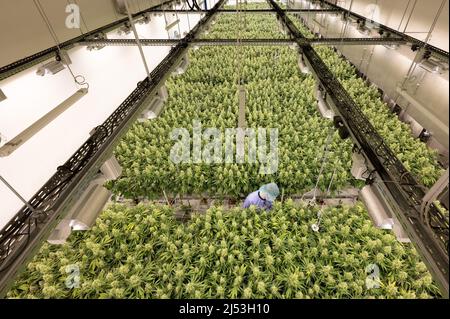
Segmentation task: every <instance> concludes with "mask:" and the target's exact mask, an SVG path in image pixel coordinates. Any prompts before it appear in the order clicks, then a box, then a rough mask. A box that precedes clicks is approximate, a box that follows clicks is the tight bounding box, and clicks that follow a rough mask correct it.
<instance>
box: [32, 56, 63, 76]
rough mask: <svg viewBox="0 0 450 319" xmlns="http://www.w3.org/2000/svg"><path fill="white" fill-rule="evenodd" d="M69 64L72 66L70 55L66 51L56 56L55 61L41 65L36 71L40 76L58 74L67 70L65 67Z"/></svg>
mask: <svg viewBox="0 0 450 319" xmlns="http://www.w3.org/2000/svg"><path fill="white" fill-rule="evenodd" d="M69 64H72V60H71V59H70V57H69V54H68V53H67V51H65V50H60V51H59V52H58V54H57V55H56V57H55V60H54V61H50V62H47V63H45V64H43V65H41V66H40V67H39V68H38V69H37V70H36V74H37V75H39V76H44V75H45V74H56V73H58V72H61V71H62V70H64V69H65V66H64V65H69Z"/></svg>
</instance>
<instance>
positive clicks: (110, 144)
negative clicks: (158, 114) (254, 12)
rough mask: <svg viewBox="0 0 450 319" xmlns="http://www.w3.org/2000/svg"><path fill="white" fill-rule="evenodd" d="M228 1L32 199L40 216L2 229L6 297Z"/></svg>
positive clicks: (22, 215)
mask: <svg viewBox="0 0 450 319" xmlns="http://www.w3.org/2000/svg"><path fill="white" fill-rule="evenodd" d="M224 2H225V0H220V1H219V2H218V3H217V4H216V5H215V6H214V7H213V9H212V10H210V12H208V13H207V14H206V15H205V16H204V17H203V18H202V19H201V20H200V21H199V23H198V24H197V25H196V26H195V27H194V28H193V29H192V30H191V31H190V32H189V33H188V34H187V35H186V37H185V38H184V40H182V41H180V42H179V43H178V44H177V45H176V46H175V47H174V48H172V49H171V51H170V52H169V54H168V55H167V56H166V57H165V58H164V60H162V61H161V63H160V64H159V65H158V66H157V67H156V68H155V69H154V70H153V71H152V72H151V80H150V79H149V78H148V77H147V78H145V79H144V80H143V81H141V82H139V83H138V85H137V88H136V89H135V90H134V91H133V92H132V93H131V94H130V95H129V96H128V97H127V98H126V100H125V101H124V102H123V103H122V104H121V105H120V106H119V107H118V108H117V109H116V110H115V111H114V112H113V113H112V114H111V115H110V116H109V117H108V118H107V119H106V121H105V122H104V123H103V124H101V125H100V126H98V127H96V128H95V130H94V131H93V133H92V135H91V137H90V138H89V139H88V140H87V141H86V142H85V143H84V144H83V145H82V146H81V147H80V148H79V149H78V150H77V151H76V152H75V154H74V155H73V156H72V157H71V158H70V159H69V160H68V161H67V162H66V163H65V164H64V165H62V166H60V167H58V168H57V172H56V173H55V174H54V175H53V176H52V177H51V178H50V180H49V181H48V182H47V183H46V184H45V185H44V186H43V187H42V188H41V189H40V190H39V191H38V192H37V193H36V194H35V195H34V196H33V198H32V199H31V200H30V201H29V204H30V205H31V206H32V207H33V208H34V210H35V213H33V212H32V211H31V210H30V209H29V208H28V207H27V206H24V207H22V209H21V210H20V211H19V212H18V214H17V215H16V216H15V217H14V218H13V219H12V220H11V221H10V222H9V223H8V224H7V225H6V226H5V227H4V228H3V229H2V230H1V232H0V297H2V296H4V294H5V293H6V292H7V289H8V287H9V285H10V284H12V281H13V279H14V278H15V276H16V275H17V273H18V272H19V271H20V270H21V268H22V267H23V266H24V265H25V264H26V262H27V261H28V260H29V259H30V258H31V256H32V255H33V253H34V252H36V250H37V249H38V248H39V246H40V244H41V243H42V241H43V240H45V238H46V237H47V236H48V234H49V232H50V231H51V230H52V228H53V227H54V226H55V225H56V224H57V222H58V220H59V219H61V218H62V217H63V216H64V214H65V213H67V209H68V207H70V205H71V204H72V203H73V201H74V199H76V197H77V195H78V192H79V191H80V189H81V188H82V186H83V185H86V183H88V182H89V179H90V177H92V176H93V175H94V174H95V173H96V172H98V169H99V167H100V166H101V164H103V162H104V161H105V160H106V159H107V158H108V157H109V156H110V154H111V152H112V150H113V148H114V147H115V145H116V144H117V142H118V141H119V139H120V137H121V136H122V135H123V134H125V132H126V131H127V129H128V127H129V126H130V125H131V124H132V123H133V122H134V121H135V119H136V118H137V116H138V115H139V112H140V111H141V109H142V107H144V106H143V105H142V103H143V101H144V100H145V99H146V98H147V97H148V96H149V95H150V94H152V92H155V91H156V89H157V88H158V86H159V85H160V82H161V81H162V80H163V79H164V78H165V77H167V76H168V74H169V72H170V70H171V68H172V67H173V66H174V65H175V64H176V63H177V61H179V59H180V58H182V56H183V54H184V52H185V51H186V49H187V47H188V42H189V41H190V40H191V39H193V38H194V36H195V35H196V34H197V33H198V32H199V30H200V29H201V28H202V27H203V26H204V25H205V24H206V23H207V22H208V20H209V19H210V18H211V17H212V16H213V15H214V14H215V13H216V10H217V9H218V8H219V7H220V6H222V5H223V3H224Z"/></svg>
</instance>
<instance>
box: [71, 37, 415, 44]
mask: <svg viewBox="0 0 450 319" xmlns="http://www.w3.org/2000/svg"><path fill="white" fill-rule="evenodd" d="M240 41H241V43H242V44H244V45H258V46H261V45H291V44H293V43H299V42H301V43H302V45H307V44H311V45H338V44H345V45H378V44H385V45H388V44H405V43H406V42H405V40H404V39H401V38H314V39H306V38H305V39H299V40H294V39H240ZM140 42H141V44H142V45H143V46H174V45H176V44H177V43H178V42H180V40H174V39H140ZM189 43H191V44H195V45H198V46H205V45H236V43H237V39H192V40H191V41H190V42H189ZM76 45H80V46H135V45H137V44H136V41H135V40H134V39H98V40H97V39H95V40H84V41H80V42H78V43H76Z"/></svg>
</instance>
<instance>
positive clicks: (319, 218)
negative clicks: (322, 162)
mask: <svg viewBox="0 0 450 319" xmlns="http://www.w3.org/2000/svg"><path fill="white" fill-rule="evenodd" d="M335 174H336V166H335V167H334V170H333V174H332V175H331V179H330V183H329V184H328V188H327V192H326V193H325V197H328V196H329V195H330V192H331V185H332V184H333V179H334V175H335ZM324 207H325V201H323V202H322V204H321V205H320V209H319V211H318V212H317V223H314V224H312V225H311V229H312V230H313V231H314V232H318V231H319V229H320V223H321V221H322V215H323V208H324Z"/></svg>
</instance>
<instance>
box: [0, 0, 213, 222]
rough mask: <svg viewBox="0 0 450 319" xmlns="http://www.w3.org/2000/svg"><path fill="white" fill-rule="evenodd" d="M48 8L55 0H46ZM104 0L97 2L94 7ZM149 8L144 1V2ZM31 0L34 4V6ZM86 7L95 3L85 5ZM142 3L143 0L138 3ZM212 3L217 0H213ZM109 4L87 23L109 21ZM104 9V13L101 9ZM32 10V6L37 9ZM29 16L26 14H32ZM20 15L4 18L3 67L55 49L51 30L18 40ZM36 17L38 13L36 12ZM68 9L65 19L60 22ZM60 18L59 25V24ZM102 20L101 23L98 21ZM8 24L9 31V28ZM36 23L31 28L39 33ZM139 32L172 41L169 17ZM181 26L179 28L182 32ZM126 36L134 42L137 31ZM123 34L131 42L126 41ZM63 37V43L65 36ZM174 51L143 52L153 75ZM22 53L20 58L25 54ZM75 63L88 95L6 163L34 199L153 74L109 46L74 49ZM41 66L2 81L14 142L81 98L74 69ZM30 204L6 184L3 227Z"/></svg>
mask: <svg viewBox="0 0 450 319" xmlns="http://www.w3.org/2000/svg"><path fill="white" fill-rule="evenodd" d="M41 1H42V3H43V4H44V3H48V2H49V1H51V0H45V1H47V2H45V1H44V0H41ZM96 1H97V0H95V1H93V0H90V1H89V3H91V2H92V3H94V2H96ZM144 2H145V3H147V4H148V3H150V1H141V3H140V5H143V4H144ZM10 3H12V1H11V2H8V3H6V1H1V3H0V6H1V10H0V12H2V14H1V16H2V17H3V12H4V11H3V9H4V7H5V6H10V7H9V8H10V9H12V8H13V6H12V5H10ZM17 3H18V4H17V5H18V6H19V7H20V6H22V9H25V8H28V9H29V6H32V2H29V1H26V3H25V1H24V0H19V1H17ZM30 3H31V4H30ZM79 3H80V4H81V5H83V4H87V3H88V1H87V0H86V1H79ZM133 3H134V5H136V6H137V4H138V2H137V1H134V2H133ZM208 3H210V4H211V5H213V4H214V3H215V0H208ZM106 4H108V5H109V6H110V3H109V1H106V0H105V1H104V0H98V2H97V3H96V4H92V5H91V6H89V8H90V9H92V11H89V12H86V14H85V19H86V17H88V16H89V15H88V13H89V14H90V15H92V18H87V20H88V21H91V22H90V23H88V25H89V27H91V25H92V27H93V28H97V27H99V26H100V25H99V24H100V23H109V22H110V21H111V19H110V18H112V17H113V16H114V13H113V12H112V9H111V12H110V11H108V10H107V8H108V7H107V6H106ZM96 6H99V7H98V8H97V9H98V12H99V13H98V14H97V15H96V14H95V10H94V8H95V7H96ZM30 10H31V9H30ZM25 11H26V10H25ZM19 12H20V11H19V10H14V11H10V12H9V14H10V15H11V16H15V19H16V20H15V21H16V22H15V24H12V23H13V21H14V19H12V18H11V19H9V20H7V21H5V20H0V30H1V31H0V32H3V33H2V34H1V36H2V39H3V37H4V36H6V37H7V38H8V40H7V42H6V43H9V45H8V46H6V47H5V49H4V50H3V48H2V52H1V53H0V61H2V62H1V63H0V64H4V63H5V61H8V62H11V61H13V60H15V59H19V58H21V57H24V56H26V55H28V54H30V53H33V52H36V51H39V50H41V49H45V48H46V46H47V47H48V46H52V45H53V44H52V43H51V41H50V40H48V39H46V37H48V32H47V31H46V30H45V29H42V28H38V29H37V32H30V29H28V28H25V27H24V26H22V28H21V29H20V30H19V33H21V32H22V33H21V37H22V38H21V39H22V40H21V41H13V37H12V35H11V34H9V33H8V32H5V29H9V30H11V29H12V26H13V25H17V24H23V25H26V23H24V20H23V19H20V18H19V17H18V14H19ZM30 12H31V11H30ZM64 14H65V13H64V11H63V12H62V14H60V16H59V18H57V17H53V19H54V20H55V21H60V20H61V19H62V17H63V15H64ZM199 19H200V15H199V14H189V25H190V27H191V28H192V27H194V26H195V24H197V23H198V21H199ZM52 21H53V20H52ZM95 21H97V22H95ZM5 23H6V24H9V27H8V28H7V27H6V24H5ZM34 27H35V26H34V25H32V26H30V28H34ZM136 27H137V31H138V34H139V36H140V37H142V38H167V37H168V34H167V31H166V30H165V24H164V17H152V20H151V22H150V23H149V24H147V25H139V24H136ZM61 28H62V29H58V34H64V35H67V36H68V35H69V34H71V35H72V36H73V34H72V33H71V32H68V31H65V30H63V29H64V26H61ZM176 29H178V28H176ZM180 29H181V32H182V33H183V32H186V31H188V30H189V28H188V18H187V14H183V15H180ZM108 37H109V38H120V36H118V35H117V32H116V31H113V32H110V33H109V34H108ZM125 37H126V38H133V35H132V34H130V35H128V36H125ZM125 37H124V38H125ZM61 38H64V37H63V36H61ZM169 50H170V47H167V46H165V47H144V53H145V57H146V60H147V63H148V65H149V68H150V69H151V70H152V69H153V68H154V67H155V66H156V65H157V64H158V63H159V62H160V61H161V60H162V59H163V58H164V57H165V56H166V55H167V53H168V52H169ZM19 53H20V54H21V55H19ZM69 56H70V58H71V60H72V62H73V64H72V65H71V68H72V70H73V72H74V73H75V74H76V75H78V74H81V75H83V76H84V77H85V78H86V80H87V81H88V83H89V85H90V88H89V93H88V94H87V95H85V96H84V97H83V98H81V100H79V101H78V102H77V103H75V104H74V105H73V106H72V107H71V108H70V109H68V110H67V111H66V112H64V113H63V114H61V115H60V116H59V117H58V118H57V119H56V120H54V121H53V122H52V123H51V124H49V125H48V126H46V127H45V128H44V129H42V130H41V131H40V132H39V133H37V134H36V135H35V136H34V137H32V138H31V139H30V140H28V141H27V142H26V143H25V144H24V145H23V146H21V147H20V148H19V149H18V150H16V151H15V152H14V153H12V154H11V155H10V156H8V157H3V158H0V174H1V175H2V176H3V177H4V178H5V179H6V180H7V181H9V183H10V184H11V185H12V186H13V187H14V188H15V189H16V190H17V191H18V192H19V193H20V194H21V195H22V196H23V197H24V198H25V199H27V200H29V199H30V198H31V197H32V196H33V195H34V194H35V193H36V192H37V191H38V190H39V188H40V187H41V186H42V185H43V184H44V183H45V182H46V181H47V180H48V179H49V178H50V177H51V176H52V175H53V174H54V173H55V171H56V167H57V166H59V165H62V164H63V163H65V162H66V160H67V159H68V158H69V157H70V156H71V155H72V154H73V153H74V152H75V151H76V150H77V149H78V148H79V147H80V146H81V145H82V144H83V143H84V142H85V141H86V140H87V139H88V137H89V132H90V131H91V130H92V128H94V127H95V126H97V125H99V124H101V123H102V122H103V121H104V120H105V119H106V118H107V117H108V116H109V115H110V114H111V113H112V112H113V111H114V110H115V109H116V108H117V107H118V106H119V105H120V104H121V103H122V102H123V100H125V98H126V97H127V96H128V95H129V94H130V93H131V91H132V90H134V88H135V87H136V84H137V82H139V81H141V80H143V79H144V78H145V77H146V73H145V69H144V66H143V62H142V59H141V56H140V54H139V50H138V48H137V47H136V46H133V47H116V46H112V47H105V48H103V49H101V50H99V51H88V50H86V48H85V47H75V48H73V49H71V50H70V51H69ZM37 68H38V66H35V67H33V68H30V69H28V70H25V71H23V72H21V73H18V74H16V75H14V76H12V77H10V78H7V79H6V80H3V81H1V82H0V88H1V89H2V90H3V92H4V93H5V95H6V96H7V99H6V100H5V101H3V102H1V103H0V133H1V134H2V135H4V136H6V137H7V138H8V139H9V140H10V139H12V138H13V137H14V136H15V135H16V134H18V133H20V132H21V131H22V130H23V129H25V128H26V127H28V126H29V125H30V124H32V123H33V122H34V121H36V120H37V119H39V118H40V117H42V116H43V115H44V114H45V113H46V112H48V111H50V110H51V109H53V108H54V107H55V106H57V105H58V104H59V103H60V102H61V101H63V100H65V99H66V98H68V97H69V96H70V95H72V94H73V93H75V91H76V90H77V85H75V83H74V81H73V79H72V77H71V75H70V73H69V71H68V70H67V69H66V70H63V71H61V72H59V73H57V74H56V75H45V76H44V77H40V76H37V75H36V74H35V72H36V70H37ZM22 206H23V204H22V203H21V202H20V201H19V200H18V199H17V198H16V197H15V196H14V194H13V193H12V192H11V191H10V190H9V189H7V188H6V186H5V185H3V184H2V183H0V228H2V227H3V226H4V225H5V224H6V223H7V222H8V221H9V220H10V218H12V217H13V216H14V215H15V214H16V212H17V211H18V210H19V209H20V208H21V207H22Z"/></svg>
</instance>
